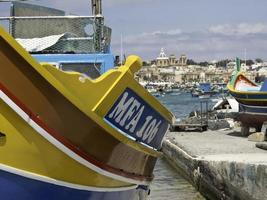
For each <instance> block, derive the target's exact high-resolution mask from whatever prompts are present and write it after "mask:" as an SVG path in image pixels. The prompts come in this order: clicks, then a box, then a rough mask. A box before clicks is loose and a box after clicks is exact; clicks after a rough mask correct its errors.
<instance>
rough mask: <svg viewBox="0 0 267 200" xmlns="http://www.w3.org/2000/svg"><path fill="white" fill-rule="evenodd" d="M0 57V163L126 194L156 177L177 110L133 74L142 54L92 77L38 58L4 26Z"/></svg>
mask: <svg viewBox="0 0 267 200" xmlns="http://www.w3.org/2000/svg"><path fill="white" fill-rule="evenodd" d="M0 61H1V65H0V103H1V104H0V105H1V113H0V114H1V115H0V132H1V133H3V134H5V138H6V141H5V143H4V144H1V145H2V146H1V150H0V152H1V155H4V156H1V159H0V162H1V164H2V165H3V166H8V167H7V168H6V169H8V170H6V171H5V170H4V171H5V172H7V173H9V174H10V176H12V175H13V172H14V171H16V170H17V171H18V173H19V174H20V172H21V173H26V174H27V176H26V175H25V176H22V177H23V178H26V180H22V182H23V183H26V182H27V181H29V180H28V178H29V177H28V175H29V176H30V174H32V177H35V178H33V179H34V180H35V181H37V182H38V183H40V182H39V181H40V180H39V179H38V177H46V178H47V179H49V180H50V181H48V182H49V183H51V180H56V181H59V182H60V181H61V182H62V183H70V185H71V184H74V185H75V184H77V185H82V186H83V187H85V188H86V190H87V189H88V188H90V187H92V188H99V187H100V188H101V187H107V188H121V189H119V191H120V192H122V191H124V190H129V191H132V192H133V190H135V189H133V187H134V185H148V184H149V183H150V182H151V181H152V179H153V169H154V166H155V163H156V160H157V157H158V156H160V155H161V152H160V149H161V143H162V140H163V137H164V135H165V133H166V132H167V130H168V128H169V124H170V123H172V120H173V115H172V114H171V113H170V112H169V111H168V110H167V109H166V108H165V107H164V106H162V105H161V104H160V103H159V102H158V101H157V100H156V99H155V98H154V97H153V96H152V95H150V94H149V93H148V92H147V91H146V90H145V89H144V88H143V87H142V86H140V85H139V84H138V83H137V82H136V81H135V80H134V77H133V74H134V73H135V72H136V71H137V70H138V69H139V68H140V67H141V60H140V58H138V57H136V56H130V57H129V58H128V59H127V61H126V63H125V65H124V66H121V67H119V68H118V69H113V70H110V71H108V72H106V73H105V74H103V75H102V76H100V77H99V78H97V79H95V80H92V79H90V78H88V77H86V76H84V75H83V74H80V73H77V72H64V71H61V70H59V69H57V68H55V67H53V66H51V65H50V64H46V63H43V64H42V65H41V64H39V63H38V62H37V61H36V60H35V59H34V58H32V56H31V55H30V54H29V53H28V52H26V51H25V50H24V48H23V47H21V46H20V45H19V44H18V43H17V42H16V41H15V40H14V39H13V38H12V37H11V36H10V35H9V34H7V33H6V32H5V31H4V29H3V28H0ZM64 166H66V168H67V171H68V172H66V173H63V172H62V168H64ZM1 170H3V168H1ZM57 172H58V173H57ZM2 173H4V172H2ZM22 177H17V178H22ZM30 179H31V178H30ZM31 181H32V180H31ZM29 182H30V181H29ZM33 182H34V181H33ZM52 182H53V181H52ZM27 183H28V182H27ZM41 183H42V184H43V183H45V181H43V180H42V181H41ZM29 184H31V185H32V184H33V183H29ZM54 184H57V183H56V182H53V183H52V185H54ZM63 185H64V184H63ZM67 185H68V184H67ZM57 186H58V185H57ZM42 187H46V186H42ZM60 187H61V186H60ZM73 187H74V186H73ZM73 187H72V188H73ZM83 187H81V188H83ZM125 187H126V189H123V188H125ZM129 187H131V188H129ZM74 188H75V187H74ZM134 188H136V186H135V187H134ZM81 190H82V189H81ZM55 191H56V190H55ZM88 191H89V189H88ZM122 193H123V192H122ZM127 195H129V194H127ZM122 196H123V195H122ZM124 198H125V196H124ZM118 199H123V198H118ZM129 199H131V198H129Z"/></svg>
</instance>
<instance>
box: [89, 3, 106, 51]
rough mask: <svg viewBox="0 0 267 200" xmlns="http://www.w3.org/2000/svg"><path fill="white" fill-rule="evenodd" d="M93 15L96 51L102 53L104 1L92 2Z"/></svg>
mask: <svg viewBox="0 0 267 200" xmlns="http://www.w3.org/2000/svg"><path fill="white" fill-rule="evenodd" d="M91 8H92V15H93V16H94V17H95V42H94V43H95V44H94V46H95V50H96V51H98V52H102V51H103V48H102V38H103V26H104V17H103V15H102V0H91Z"/></svg>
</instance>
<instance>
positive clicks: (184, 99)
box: [149, 92, 214, 200]
mask: <svg viewBox="0 0 267 200" xmlns="http://www.w3.org/2000/svg"><path fill="white" fill-rule="evenodd" d="M157 98H158V99H159V101H160V102H161V103H163V104H164V105H165V106H166V107H167V108H168V109H170V110H171V111H172V113H173V114H174V115H175V116H176V119H177V120H179V119H183V118H185V117H187V116H188V115H189V113H190V112H192V111H196V110H198V111H200V110H201V102H204V103H202V109H203V110H204V111H205V110H206V102H207V106H208V109H210V108H211V107H212V106H213V104H214V99H211V98H210V99H199V98H193V97H192V96H191V94H190V93H185V92H181V93H176V94H175V93H171V94H166V95H161V96H158V97H157ZM154 175H155V179H154V181H153V182H152V185H151V194H150V196H149V199H150V200H165V199H166V200H203V199H204V197H202V196H201V195H200V194H199V193H198V192H197V190H196V189H195V188H194V187H193V186H192V185H191V184H190V183H189V182H188V181H187V180H186V179H185V178H183V177H182V176H181V175H180V174H179V172H178V171H177V170H176V169H175V168H174V167H172V166H171V165H169V163H168V162H167V161H166V160H165V159H160V160H158V162H157V164H156V167H155V170H154Z"/></svg>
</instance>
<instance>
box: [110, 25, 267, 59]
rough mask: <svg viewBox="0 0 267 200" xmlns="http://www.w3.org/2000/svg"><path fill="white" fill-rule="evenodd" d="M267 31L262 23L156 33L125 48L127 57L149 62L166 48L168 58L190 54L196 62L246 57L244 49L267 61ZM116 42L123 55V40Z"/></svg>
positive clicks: (130, 39) (133, 38)
mask: <svg viewBox="0 0 267 200" xmlns="http://www.w3.org/2000/svg"><path fill="white" fill-rule="evenodd" d="M233 27H236V28H235V29H233ZM266 27H267V25H264V24H260V23H258V24H256V25H249V24H239V25H237V26H233V25H217V26H213V27H210V28H208V31H195V32H184V31H182V30H180V29H173V30H167V31H154V32H151V33H140V34H136V35H128V36H124V38H123V46H124V50H125V52H126V54H132V53H133V54H137V55H141V56H142V55H143V56H145V57H144V58H145V59H153V58H156V57H157V56H158V53H159V51H160V48H162V47H163V48H165V49H166V53H167V54H175V55H176V56H179V55H180V54H182V53H186V54H187V55H188V56H189V57H190V58H193V59H195V60H207V59H211V60H212V59H223V58H234V57H236V56H240V57H244V49H247V56H248V57H250V58H255V57H262V58H266V55H265V52H266V51H267V28H266ZM248 28H249V30H247V29H248ZM251 28H252V30H250V29H251ZM237 36H238V37H237ZM114 39H115V40H114V41H113V50H114V51H115V53H116V52H119V51H120V39H118V40H116V38H114Z"/></svg>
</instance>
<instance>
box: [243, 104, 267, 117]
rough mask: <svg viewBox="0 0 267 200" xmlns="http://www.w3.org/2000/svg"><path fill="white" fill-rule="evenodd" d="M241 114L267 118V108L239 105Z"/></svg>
mask: <svg viewBox="0 0 267 200" xmlns="http://www.w3.org/2000/svg"><path fill="white" fill-rule="evenodd" d="M239 112H244V113H252V114H260V115H266V116H267V107H266V106H250V105H245V104H241V103H239Z"/></svg>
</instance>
